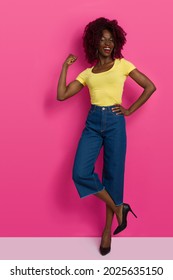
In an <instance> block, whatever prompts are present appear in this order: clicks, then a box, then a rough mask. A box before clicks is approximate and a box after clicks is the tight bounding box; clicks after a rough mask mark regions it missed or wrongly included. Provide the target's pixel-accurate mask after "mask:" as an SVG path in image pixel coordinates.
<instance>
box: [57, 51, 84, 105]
mask: <svg viewBox="0 0 173 280" xmlns="http://www.w3.org/2000/svg"><path fill="white" fill-rule="evenodd" d="M76 59H77V57H76V56H74V55H72V54H70V55H69V56H68V57H67V59H66V60H65V62H64V63H63V66H62V70H61V74H60V77H59V81H58V86H57V100H59V101H63V100H65V99H67V98H69V97H71V96H73V95H75V94H76V93H78V92H79V91H80V90H81V89H82V88H83V85H82V84H81V83H80V82H79V81H77V80H74V81H72V82H71V83H69V84H68V85H66V76H67V71H68V67H69V66H70V65H71V64H73V63H74V62H75V61H76Z"/></svg>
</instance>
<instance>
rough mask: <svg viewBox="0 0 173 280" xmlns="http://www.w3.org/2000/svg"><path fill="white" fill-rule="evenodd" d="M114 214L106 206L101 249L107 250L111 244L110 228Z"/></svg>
mask: <svg viewBox="0 0 173 280" xmlns="http://www.w3.org/2000/svg"><path fill="white" fill-rule="evenodd" d="M113 216H114V212H113V211H112V209H111V208H110V207H109V206H108V205H106V223H105V227H104V230H103V233H102V239H101V247H102V248H108V247H109V246H110V243H111V227H112V221H113Z"/></svg>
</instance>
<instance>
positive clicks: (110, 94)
mask: <svg viewBox="0 0 173 280" xmlns="http://www.w3.org/2000/svg"><path fill="white" fill-rule="evenodd" d="M93 68H94V66H93V67H91V68H86V69H85V70H84V71H82V72H81V73H80V74H79V75H78V76H77V77H76V80H77V81H79V82H80V83H81V84H83V85H84V86H87V87H88V88H89V93H90V100H91V104H93V105H98V106H111V105H114V104H121V103H122V94H123V88H124V82H125V80H126V78H127V76H128V75H129V73H130V72H131V71H132V70H134V69H135V68H136V67H135V66H134V64H133V63H131V62H130V61H128V60H126V59H125V58H118V59H115V60H114V64H113V66H112V68H111V69H109V70H107V71H105V72H101V73H93V72H92V69H93Z"/></svg>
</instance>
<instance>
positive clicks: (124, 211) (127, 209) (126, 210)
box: [113, 203, 137, 235]
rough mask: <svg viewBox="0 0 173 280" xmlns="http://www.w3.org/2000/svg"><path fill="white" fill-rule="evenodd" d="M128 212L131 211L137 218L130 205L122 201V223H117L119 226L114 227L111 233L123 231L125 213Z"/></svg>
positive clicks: (125, 223) (125, 222) (125, 225)
mask: <svg viewBox="0 0 173 280" xmlns="http://www.w3.org/2000/svg"><path fill="white" fill-rule="evenodd" d="M128 212H131V213H132V214H133V215H134V216H135V217H136V218H137V216H136V214H135V213H134V212H133V211H132V209H131V207H130V205H128V204H126V203H124V204H123V217H122V223H121V225H119V226H118V227H117V228H116V229H115V231H114V233H113V234H114V235H116V234H118V233H120V232H121V231H123V230H124V229H125V228H126V227H127V214H128Z"/></svg>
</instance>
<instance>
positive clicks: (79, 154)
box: [73, 105, 126, 205]
mask: <svg viewBox="0 0 173 280" xmlns="http://www.w3.org/2000/svg"><path fill="white" fill-rule="evenodd" d="M112 107H114V106H96V105H91V108H90V110H89V113H88V116H87V120H86V125H85V128H84V130H83V132H82V135H81V138H80V140H79V144H78V148H77V151H76V156H75V159H74V165H73V181H74V183H75V186H76V188H77V191H78V193H79V196H80V197H81V198H83V197H86V196H88V195H90V194H95V193H97V192H99V191H101V190H103V189H106V191H107V192H108V193H109V195H110V196H111V198H112V199H113V201H114V202H115V204H116V205H120V204H122V203H123V190H124V167H125V155H126V125H125V117H124V116H123V115H117V114H116V113H115V112H112V110H111V108H112ZM102 146H103V154H104V158H103V171H102V182H100V179H99V177H98V175H97V174H96V173H95V172H94V165H95V162H96V159H97V157H98V155H99V152H100V150H101V147H102Z"/></svg>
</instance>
